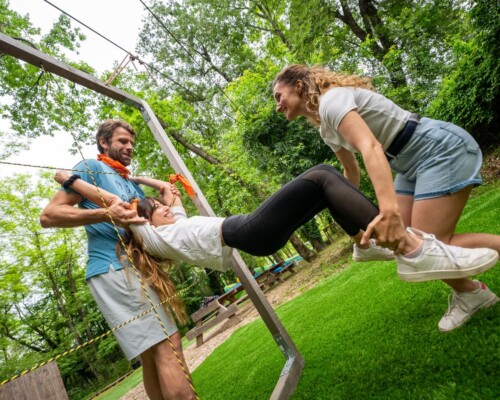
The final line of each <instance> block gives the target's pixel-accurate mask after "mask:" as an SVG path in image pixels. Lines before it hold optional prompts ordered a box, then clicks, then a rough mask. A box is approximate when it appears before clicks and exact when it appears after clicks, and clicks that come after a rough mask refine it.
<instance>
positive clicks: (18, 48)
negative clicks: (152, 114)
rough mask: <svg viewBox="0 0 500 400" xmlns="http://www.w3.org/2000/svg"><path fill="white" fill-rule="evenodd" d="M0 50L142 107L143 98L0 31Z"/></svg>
mask: <svg viewBox="0 0 500 400" xmlns="http://www.w3.org/2000/svg"><path fill="white" fill-rule="evenodd" d="M0 52H2V53H4V54H8V55H10V56H12V57H15V58H17V59H19V60H23V61H25V62H27V63H28V64H31V65H34V66H35V67H38V68H40V69H43V70H45V71H48V72H52V73H54V74H56V75H59V76H61V77H63V78H66V79H68V80H69V81H72V82H75V83H78V84H79V85H82V86H85V87H86V88H88V89H91V90H93V91H95V92H97V93H100V94H103V95H105V96H108V97H111V98H112V99H115V100H118V101H120V102H122V103H126V104H128V105H131V106H133V107H136V108H140V107H141V104H142V100H141V99H139V98H138V97H135V96H133V95H131V94H129V93H127V92H125V91H123V90H120V89H118V88H115V87H113V86H108V85H106V84H105V83H104V82H102V81H100V80H99V79H97V78H94V77H93V76H92V75H90V74H87V73H86V72H83V71H80V70H79V69H76V68H73V67H71V66H70V65H68V64H65V63H63V62H61V61H59V60H56V59H55V58H54V57H51V56H49V55H48V54H45V53H42V52H41V51H39V50H37V49H35V48H33V47H31V46H28V45H26V44H24V43H22V42H20V41H19V40H16V39H12V38H11V37H9V36H7V35H4V34H3V33H1V32H0Z"/></svg>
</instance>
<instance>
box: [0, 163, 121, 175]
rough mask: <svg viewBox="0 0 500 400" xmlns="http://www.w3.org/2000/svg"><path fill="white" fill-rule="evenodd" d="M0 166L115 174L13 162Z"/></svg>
mask: <svg viewBox="0 0 500 400" xmlns="http://www.w3.org/2000/svg"><path fill="white" fill-rule="evenodd" d="M0 164H6V165H15V166H18V167H30V168H39V169H53V170H57V171H73V172H88V173H90V174H101V175H116V172H104V171H91V170H90V169H85V170H83V169H73V168H58V167H51V166H45V165H34V164H22V163H15V162H9V161H0Z"/></svg>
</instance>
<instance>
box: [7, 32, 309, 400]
mask: <svg viewBox="0 0 500 400" xmlns="http://www.w3.org/2000/svg"><path fill="white" fill-rule="evenodd" d="M0 52H2V53H4V54H7V55H10V56H12V57H15V58H17V59H20V60H22V61H25V62H27V63H29V64H32V65H34V66H36V67H38V68H43V69H44V70H45V71H47V72H51V73H54V74H56V75H59V76H61V77H63V78H65V79H68V80H70V81H72V82H75V83H77V84H79V85H81V86H84V87H86V88H88V89H91V90H94V91H95V92H97V93H100V94H103V95H105V96H108V97H110V98H112V99H114V100H117V101H120V102H122V103H125V104H127V105H130V106H132V107H135V108H137V109H138V110H140V112H141V114H142V116H143V118H144V119H145V121H146V123H147V124H148V126H149V128H150V129H151V131H152V132H153V135H154V136H155V138H156V140H157V141H158V143H159V144H160V146H161V148H162V150H163V152H164V153H165V155H166V156H167V158H168V160H169V162H170V164H171V165H172V167H173V169H174V170H175V172H176V173H181V174H183V175H184V176H185V177H186V178H187V179H188V180H189V181H190V182H191V184H192V186H193V189H194V190H195V192H196V196H195V197H194V198H193V201H194V204H195V206H196V208H197V209H198V211H199V212H200V213H201V214H202V215H206V216H214V215H215V213H214V212H213V210H212V208H211V207H210V205H209V204H208V202H207V200H206V198H205V196H204V195H203V193H202V192H201V190H200V188H199V187H198V184H197V183H196V181H195V180H194V178H193V176H192V175H191V173H190V172H189V170H188V168H187V167H186V165H185V164H184V161H183V160H182V159H181V158H180V156H179V154H178V153H177V151H176V150H175V148H174V146H173V145H172V142H171V141H170V139H169V138H168V136H167V135H166V133H165V131H164V130H163V126H165V123H163V122H160V120H159V119H158V117H157V116H156V115H155V114H154V112H153V111H152V110H151V108H150V106H149V104H148V103H146V102H145V101H144V100H142V99H140V98H138V97H135V96H133V95H131V94H129V93H127V92H125V91H123V90H120V89H118V88H115V87H113V86H108V85H106V84H105V83H104V82H102V81H100V80H98V79H97V78H95V77H93V76H91V75H89V74H87V73H85V72H82V71H80V70H78V69H76V68H73V67H71V66H69V65H67V64H65V63H63V62H61V61H59V60H57V59H55V58H53V57H51V56H49V55H47V54H45V53H42V52H40V51H38V50H36V49H34V48H32V47H29V46H27V45H25V44H23V43H21V42H19V41H18V40H15V39H12V38H11V37H9V36H7V35H4V34H2V33H0ZM231 267H232V270H233V271H234V273H235V274H236V276H237V277H238V278H239V280H240V282H241V283H242V285H243V287H244V288H245V290H246V292H247V294H248V296H249V297H250V299H251V301H252V302H253V304H254V306H255V308H256V309H257V311H258V312H259V314H260V316H261V317H262V319H263V320H264V323H265V324H266V326H267V328H268V330H269V331H270V333H271V335H272V337H273V339H274V341H275V342H276V344H277V346H278V348H279V349H280V350H281V352H282V353H283V355H284V357H285V360H286V361H285V365H284V367H283V369H282V371H281V374H280V376H279V378H278V381H277V384H276V386H275V388H274V390H273V392H272V394H271V397H270V399H272V400H278V399H279V400H282V399H288V398H289V397H290V396H291V395H292V393H293V392H294V391H295V388H296V387H297V384H298V381H299V378H300V375H301V373H302V369H303V366H304V359H303V358H302V356H301V354H300V353H299V351H298V350H297V348H296V347H295V345H294V343H293V342H292V340H291V338H290V337H289V335H288V333H287V331H286V330H285V328H284V326H283V325H282V323H281V321H280V320H279V318H278V317H277V315H276V313H275V312H274V310H273V308H272V307H271V305H270V304H269V302H268V301H267V298H266V297H265V296H264V293H263V292H262V290H261V289H260V288H259V286H258V284H257V282H256V281H255V279H254V278H253V276H252V274H251V273H250V271H249V269H248V268H247V267H246V265H245V262H244V261H243V259H242V258H241V256H240V255H239V253H238V252H236V251H233V258H232V265H231Z"/></svg>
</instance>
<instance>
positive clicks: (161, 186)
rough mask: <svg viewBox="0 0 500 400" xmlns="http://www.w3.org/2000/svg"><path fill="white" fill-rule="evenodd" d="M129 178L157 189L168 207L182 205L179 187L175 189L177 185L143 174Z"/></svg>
mask: <svg viewBox="0 0 500 400" xmlns="http://www.w3.org/2000/svg"><path fill="white" fill-rule="evenodd" d="M130 180H131V181H132V182H134V183H136V184H138V185H146V186H149V187H151V188H153V189H156V190H158V192H159V193H160V196H162V198H163V201H164V202H165V204H166V205H168V206H170V207H173V206H181V207H182V201H181V194H180V192H179V189H177V186H175V185H173V184H171V183H169V182H165V181H161V180H159V179H154V178H146V177H143V176H139V177H131V178H130Z"/></svg>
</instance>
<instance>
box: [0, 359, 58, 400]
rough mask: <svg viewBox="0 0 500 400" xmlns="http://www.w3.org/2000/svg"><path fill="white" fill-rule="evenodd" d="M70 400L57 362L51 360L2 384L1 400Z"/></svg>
mask: <svg viewBox="0 0 500 400" xmlns="http://www.w3.org/2000/svg"><path fill="white" fill-rule="evenodd" d="M47 399H51V400H68V395H67V393H66V389H65V388H64V384H63V381H62V379H61V374H60V373H59V368H58V367H57V363H55V362H51V363H48V364H45V365H44V366H43V367H40V368H37V369H36V370H34V371H33V372H30V373H28V374H26V375H23V376H20V377H19V378H17V379H14V380H13V381H11V382H8V383H6V384H5V385H3V386H0V400H47Z"/></svg>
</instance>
